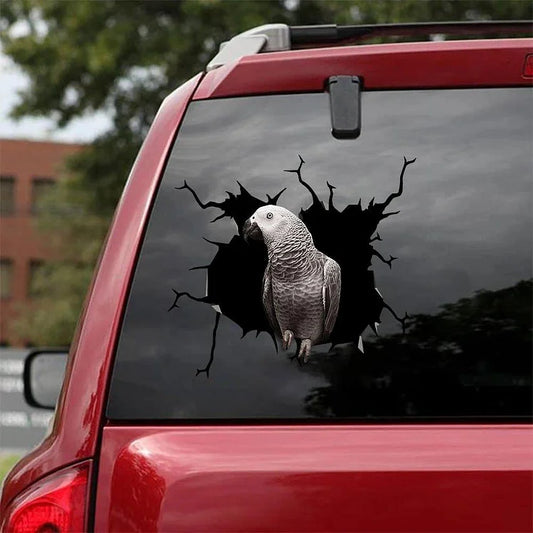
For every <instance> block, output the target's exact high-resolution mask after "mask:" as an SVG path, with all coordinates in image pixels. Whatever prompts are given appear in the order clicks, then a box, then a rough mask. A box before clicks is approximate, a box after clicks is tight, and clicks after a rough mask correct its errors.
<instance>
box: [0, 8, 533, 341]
mask: <svg viewBox="0 0 533 533" xmlns="http://www.w3.org/2000/svg"><path fill="white" fill-rule="evenodd" d="M531 15H532V7H531V3H530V2H529V0H402V1H401V2H400V1H394V0H353V1H349V0H299V1H298V0H257V1H247V0H239V1H227V0H175V1H160V0H151V1H130V0H123V1H112V0H102V1H99V2H91V1H86V0H79V1H76V2H66V1H64V0H13V1H12V2H10V3H7V2H6V3H3V4H2V10H1V15H0V39H1V43H2V47H3V50H4V52H5V53H6V54H7V55H8V56H10V57H11V58H12V59H13V60H14V61H15V62H16V63H17V64H18V65H19V66H20V67H21V68H22V70H23V71H24V72H25V73H26V74H27V75H28V78H29V81H30V84H29V87H28V89H27V90H26V91H24V92H23V93H22V95H21V99H20V102H19V104H18V105H17V106H16V107H15V108H14V109H13V116H15V117H25V116H46V117H51V118H53V119H54V120H55V121H56V123H57V126H58V127H63V126H65V125H67V124H68V123H69V122H70V121H71V120H72V119H73V118H76V117H80V116H83V115H87V114H90V113H92V112H95V111H104V112H106V113H107V114H108V115H109V117H110V118H111V121H112V127H111V128H110V129H109V131H107V132H106V133H104V134H103V135H101V136H100V137H99V138H98V139H96V140H95V141H94V143H93V144H92V145H90V146H88V147H87V149H86V150H84V151H83V152H81V153H80V154H78V155H76V156H74V157H72V158H71V159H70V161H69V165H68V166H69V171H70V177H69V179H67V180H63V181H62V183H61V186H60V187H58V190H57V192H56V193H55V195H56V196H55V197H54V199H53V203H54V205H56V206H63V207H62V208H61V209H56V210H55V212H56V218H58V217H59V220H56V221H55V222H54V221H53V220H51V218H53V217H51V216H50V215H48V217H47V220H46V221H45V222H43V223H42V225H43V227H45V229H47V230H48V231H52V230H53V231H55V232H58V234H60V235H61V238H60V239H59V240H60V241H61V242H62V243H63V244H64V245H67V246H66V248H67V249H68V250H69V253H67V255H66V259H65V260H63V261H60V262H56V263H54V264H50V265H49V266H48V267H47V269H46V270H47V272H48V276H47V277H46V278H45V279H43V280H42V283H43V296H42V304H43V305H41V306H40V308H41V309H42V308H43V306H46V312H41V314H39V312H35V310H33V311H32V314H31V315H27V314H26V316H24V318H23V320H22V322H21V324H19V330H20V332H21V333H23V334H24V336H25V338H27V339H29V340H30V341H31V342H33V343H51V342H54V343H67V342H68V341H69V339H70V335H71V332H72V330H73V327H74V323H75V321H76V319H77V310H78V309H79V307H80V305H81V300H82V297H83V293H84V292H85V288H86V285H85V284H86V282H87V280H88V279H89V277H90V274H89V272H90V270H91V269H92V267H93V265H94V262H95V260H96V255H97V252H96V250H98V248H99V246H100V242H101V240H102V238H103V234H104V230H105V227H106V225H107V222H108V220H109V218H110V216H111V214H112V212H113V209H114V207H115V205H116V202H117V200H118V198H119V196H120V192H121V190H122V187H123V185H124V181H125V179H126V176H127V175H128V172H129V169H130V167H131V164H132V162H133V160H134V158H135V155H136V153H137V151H138V149H139V146H140V144H141V142H142V139H143V138H144V136H145V135H146V132H147V129H148V127H149V125H150V123H151V121H152V119H153V117H154V116H155V113H156V111H157V109H158V107H159V105H160V103H161V101H162V100H163V98H164V97H165V96H166V95H167V94H169V93H170V92H171V91H172V90H173V89H175V88H176V87H178V86H179V85H180V84H181V83H183V82H184V81H185V80H186V79H188V78H189V77H191V76H192V75H194V74H195V73H196V72H198V71H201V70H202V69H203V67H204V66H205V64H206V63H207V62H208V60H209V59H210V58H211V57H212V56H213V55H214V54H215V52H216V49H217V47H218V44H219V43H220V42H222V41H225V40H227V39H229V38H230V37H232V36H233V35H235V34H237V33H239V32H241V31H244V30H246V29H249V28H251V27H254V26H258V25H260V24H264V23H268V22H285V23H289V24H317V23H322V24H324V23H337V24H346V23H352V24H353V23H362V24H365V23H378V22H402V21H424V20H426V21H436V20H465V19H524V18H531ZM15 29H16V30H17V31H15ZM21 29H22V30H21ZM57 213H59V214H57ZM65 217H66V218H68V220H65ZM96 220H98V223H96V222H95V221H96ZM96 228H97V229H96ZM72 256H74V260H75V266H74V267H73V257H72ZM73 269H74V271H75V273H76V275H74V273H73ZM45 274H46V271H45ZM73 278H76V279H78V278H79V279H78V281H77V282H76V283H70V282H69V281H68V280H71V281H73ZM63 279H64V280H65V282H63V281H61V280H63ZM58 280H59V286H58V285H57V283H56V282H57V281H58ZM59 287H60V288H59ZM66 302H68V304H66ZM38 307H39V306H38ZM61 310H64V312H62V311H61ZM39 317H41V318H39ZM58 321H60V322H61V323H62V324H63V326H62V327H60V328H58ZM52 332H55V333H52Z"/></svg>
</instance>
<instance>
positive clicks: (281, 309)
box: [108, 89, 532, 420]
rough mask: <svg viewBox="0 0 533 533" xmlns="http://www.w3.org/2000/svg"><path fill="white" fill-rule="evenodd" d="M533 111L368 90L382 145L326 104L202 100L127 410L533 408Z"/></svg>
mask: <svg viewBox="0 0 533 533" xmlns="http://www.w3.org/2000/svg"><path fill="white" fill-rule="evenodd" d="M531 104H532V102H531V91H530V90H529V89H485V90H446V91H444V90H443V91H405V92H375V93H365V94H364V95H363V101H362V110H363V124H362V135H361V137H360V138H359V139H357V140H343V141H341V140H336V139H334V138H333V137H332V135H331V133H330V128H331V125H330V111H329V100H328V96H327V95H325V94H307V95H286V96H283V95H282V96H279V95H278V96H263V97H249V98H234V99H226V100H216V101H199V102H194V103H192V104H191V106H190V108H189V110H188V112H187V116H186V118H185V122H184V124H183V126H182V128H181V130H180V133H179V136H178V138H177V141H176V142H175V145H174V148H173V150H172V154H171V157H170V159H169V162H168V165H167V168H166V171H165V174H164V177H163V179H162V183H161V186H160V189H159V192H158V195H157V198H156V201H155V205H154V208H153V213H152V216H151V220H150V222H149V226H148V229H147V232H146V237H145V242H144V245H143V248H142V251H141V254H140V258H139V262H138V266H137V270H136V273H135V277H134V281H133V285H132V289H131V293H130V298H129V302H128V306H127V309H126V315H125V319H124V324H123V329H122V333H121V336H120V341H119V345H118V353H117V357H116V362H115V368H114V373H113V378H112V386H111V393H110V399H109V405H108V415H109V416H110V417H111V418H119V419H120V418H122V419H124V418H125V419H128V418H129V419H142V418H144V419H153V418H156V419H202V418H215V419H216V418H232V419H238V418H283V419H294V418H305V417H320V418H324V417H339V418H354V419H359V418H369V417H370V418H377V419H379V418H388V419H396V420H398V419H407V418H411V417H421V418H438V417H499V416H504V417H511V416H512V417H515V416H526V415H529V414H530V412H531V289H532V282H531V277H532V266H531V257H532V229H531V228H532V220H531V218H532V215H531V213H532V201H531V176H532V162H531V156H530V155H531V154H530V147H531V132H532V128H531V126H532V124H531V118H530V117H531V113H530V111H529V110H530V109H531V108H532V106H531ZM404 157H405V158H406V159H405V160H404ZM415 158H416V161H414V159H415ZM287 170H288V171H289V172H287ZM402 174H403V183H402V179H401V175H402ZM282 191H283V192H282ZM280 193H281V194H280ZM265 204H266V205H267V207H265ZM274 204H276V205H274ZM280 208H281V209H280ZM284 209H285V210H284ZM294 214H297V215H299V216H300V219H298V218H297V217H296V216H294ZM282 219H283V220H282ZM213 220H214V221H213ZM299 220H302V221H303V223H301V222H298V221H299ZM276 224H279V225H276ZM309 235H311V237H312V241H310V240H309ZM244 236H246V237H248V242H246V241H245V239H244V238H243V237H244ZM261 239H262V240H261ZM267 250H268V252H269V257H270V259H268V258H267ZM198 267H201V268H198ZM265 269H267V270H268V271H267V275H266V276H265V280H266V281H265V283H264V282H263V273H264V271H265ZM291 330H293V331H291ZM257 331H259V335H256V333H257ZM376 331H377V334H376ZM281 336H285V341H283V339H282V338H281ZM289 341H292V342H291V346H290V348H289V350H287V351H286V350H284V349H283V344H284V342H285V343H289ZM276 346H277V348H276ZM298 351H299V352H300V358H298V357H294V356H295V355H297V353H298ZM309 352H310V353H309Z"/></svg>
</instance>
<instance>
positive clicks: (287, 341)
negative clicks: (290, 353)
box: [283, 329, 294, 350]
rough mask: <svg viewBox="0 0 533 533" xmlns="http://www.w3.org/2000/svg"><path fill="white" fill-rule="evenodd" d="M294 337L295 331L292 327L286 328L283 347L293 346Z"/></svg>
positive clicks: (285, 348) (286, 348)
mask: <svg viewBox="0 0 533 533" xmlns="http://www.w3.org/2000/svg"><path fill="white" fill-rule="evenodd" d="M292 339H294V333H293V332H292V331H291V330H290V329H286V330H285V331H284V332H283V349H284V350H288V349H289V348H290V346H291V343H292Z"/></svg>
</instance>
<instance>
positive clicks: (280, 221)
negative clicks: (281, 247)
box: [243, 205, 305, 241]
mask: <svg viewBox="0 0 533 533" xmlns="http://www.w3.org/2000/svg"><path fill="white" fill-rule="evenodd" d="M295 225H296V226H299V225H302V226H304V227H305V225H304V223H303V222H302V221H301V220H300V219H299V218H298V217H297V216H296V215H295V214H294V213H291V212H290V211H289V210H288V209H285V208H284V207H280V206H278V205H264V206H262V207H260V208H259V209H257V211H256V212H255V213H254V214H253V215H252V216H251V217H250V218H249V219H248V220H247V221H246V222H245V223H244V226H243V237H244V240H245V241H249V240H250V239H256V240H264V241H272V240H279V239H283V238H284V237H285V236H286V235H287V233H288V232H289V231H290V230H291V229H292V228H293V227H294V226H295Z"/></svg>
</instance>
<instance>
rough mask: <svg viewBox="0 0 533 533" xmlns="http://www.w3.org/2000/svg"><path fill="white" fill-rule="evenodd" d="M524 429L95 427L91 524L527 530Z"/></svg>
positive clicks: (528, 448)
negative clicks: (98, 435)
mask: <svg viewBox="0 0 533 533" xmlns="http://www.w3.org/2000/svg"><path fill="white" fill-rule="evenodd" d="M532 442H533V429H532V428H530V427H527V426H508V427H502V426H477V427H465V426H329V427H327V426H322V427H321V426H318V425H315V426H300V427H283V426H267V427H261V426H248V427H187V428H179V429H178V428H172V427H106V428H105V429H104V436H103V448H102V450H103V453H102V457H101V464H100V476H99V482H98V496H97V502H96V522H95V529H96V531H125V530H128V531H152V530H159V531H170V530H172V531H256V530H257V529H258V528H259V529H261V530H264V531H282V530H283V531H353V530H358V531H391V528H392V529H393V530H394V531H428V532H429V531H484V532H488V531H529V530H530V529H531V526H532V524H531V517H532V504H531V502H532V500H533V494H532V487H533V485H532V477H531V472H530V469H531V466H532V461H533V451H532Z"/></svg>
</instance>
